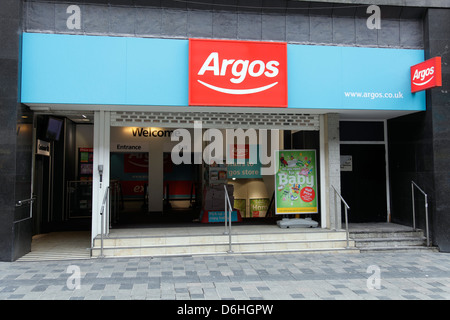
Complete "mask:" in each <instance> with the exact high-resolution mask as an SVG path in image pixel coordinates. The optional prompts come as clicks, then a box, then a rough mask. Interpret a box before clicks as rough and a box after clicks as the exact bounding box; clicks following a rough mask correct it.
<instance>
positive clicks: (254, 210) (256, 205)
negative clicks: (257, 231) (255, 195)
mask: <svg viewBox="0 0 450 320" xmlns="http://www.w3.org/2000/svg"><path fill="white" fill-rule="evenodd" d="M269 204H270V200H269V199H268V198H260V199H250V216H251V217H252V218H263V217H265V216H266V214H267V211H268V210H269Z"/></svg>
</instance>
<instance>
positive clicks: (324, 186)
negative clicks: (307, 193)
mask: <svg viewBox="0 0 450 320" xmlns="http://www.w3.org/2000/svg"><path fill="white" fill-rule="evenodd" d="M320 154H321V157H320V161H321V163H320V168H321V173H320V182H321V199H322V203H321V212H322V213H321V214H322V216H321V221H322V228H329V229H341V204H340V200H339V198H338V196H337V195H335V192H334V190H333V188H332V187H334V188H336V190H337V191H338V192H340V191H341V172H340V146H339V114H337V113H329V114H325V115H321V116H320Z"/></svg>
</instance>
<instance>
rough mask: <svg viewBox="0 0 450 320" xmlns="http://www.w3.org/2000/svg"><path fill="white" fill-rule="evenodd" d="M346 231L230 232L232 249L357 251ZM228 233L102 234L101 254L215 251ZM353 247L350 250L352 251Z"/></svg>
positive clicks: (222, 249)
mask: <svg viewBox="0 0 450 320" xmlns="http://www.w3.org/2000/svg"><path fill="white" fill-rule="evenodd" d="M100 242H101V241H100V239H98V238H96V239H95V241H94V248H93V249H92V256H93V257H98V256H100V251H101V249H100ZM346 246H347V242H346V237H345V232H341V231H329V232H323V231H320V232H298V233H292V232H290V233H272V234H271V233H264V234H236V235H232V247H231V249H232V252H233V253H264V252H336V251H346V252H359V251H358V250H357V249H356V248H355V242H354V241H353V240H350V241H349V247H350V249H347V248H346ZM229 249H230V248H229V236H228V235H220V234H219V235H195V236H192V235H190V236H188V235H185V236H165V237H152V236H147V237H145V236H140V237H136V236H134V237H114V238H104V240H103V255H104V256H105V257H119V256H127V257H130V256H166V255H193V254H217V253H227V252H228V251H229ZM352 250H353V251H352Z"/></svg>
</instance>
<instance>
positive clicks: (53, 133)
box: [45, 117, 64, 141]
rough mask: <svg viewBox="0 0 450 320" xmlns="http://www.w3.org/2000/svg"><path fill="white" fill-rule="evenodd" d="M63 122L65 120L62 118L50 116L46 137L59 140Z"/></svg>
mask: <svg viewBox="0 0 450 320" xmlns="http://www.w3.org/2000/svg"><path fill="white" fill-rule="evenodd" d="M63 122H64V120H62V119H58V118H53V117H49V118H48V124H47V131H46V134H45V137H46V138H47V139H48V140H50V141H52V140H54V141H59V138H60V136H61V129H62V127H63Z"/></svg>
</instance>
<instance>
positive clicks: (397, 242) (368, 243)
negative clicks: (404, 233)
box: [355, 237, 426, 248]
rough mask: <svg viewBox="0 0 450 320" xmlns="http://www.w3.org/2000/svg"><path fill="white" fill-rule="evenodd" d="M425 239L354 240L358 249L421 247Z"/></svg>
mask: <svg viewBox="0 0 450 320" xmlns="http://www.w3.org/2000/svg"><path fill="white" fill-rule="evenodd" d="M425 240H426V239H425V238H424V237H422V238H415V237H405V238H364V239H357V240H355V242H356V246H357V247H358V248H366V247H400V246H401V247H405V246H423V245H425Z"/></svg>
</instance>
